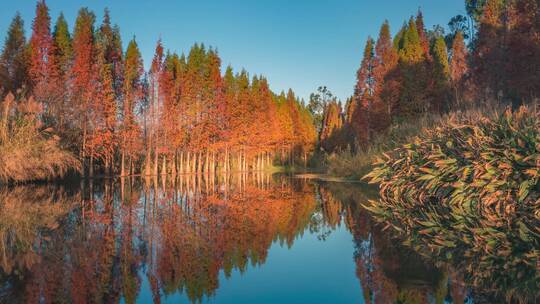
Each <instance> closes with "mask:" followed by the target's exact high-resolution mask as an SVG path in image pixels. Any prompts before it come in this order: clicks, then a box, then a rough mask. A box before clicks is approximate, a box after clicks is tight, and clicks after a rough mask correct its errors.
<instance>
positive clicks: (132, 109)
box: [120, 38, 143, 176]
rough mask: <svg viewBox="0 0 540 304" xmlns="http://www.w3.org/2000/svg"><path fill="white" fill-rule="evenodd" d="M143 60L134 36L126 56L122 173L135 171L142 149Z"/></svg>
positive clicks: (122, 115)
mask: <svg viewBox="0 0 540 304" xmlns="http://www.w3.org/2000/svg"><path fill="white" fill-rule="evenodd" d="M142 74H143V62H142V57H141V52H140V51H139V46H138V45H137V42H136V41H135V38H133V39H132V40H131V41H130V42H129V44H128V46H127V50H126V54H125V56H124V90H123V100H122V101H123V104H122V111H121V130H120V131H121V167H120V174H121V175H122V176H124V175H126V174H128V173H129V174H132V173H133V172H134V168H133V161H134V160H135V158H136V157H137V154H138V152H139V151H141V145H142V143H141V141H140V128H139V125H138V123H137V117H136V107H137V106H138V104H139V102H140V101H141V99H142V93H143V91H142V88H143V81H142ZM126 157H129V168H128V170H129V171H126V161H127V160H126Z"/></svg>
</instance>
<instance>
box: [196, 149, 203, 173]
mask: <svg viewBox="0 0 540 304" xmlns="http://www.w3.org/2000/svg"><path fill="white" fill-rule="evenodd" d="M197 158H198V163H197V165H198V166H197V173H202V172H203V168H202V165H203V162H202V152H201V151H199V153H198V156H197Z"/></svg>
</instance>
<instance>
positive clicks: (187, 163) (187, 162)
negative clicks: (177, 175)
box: [186, 151, 191, 173]
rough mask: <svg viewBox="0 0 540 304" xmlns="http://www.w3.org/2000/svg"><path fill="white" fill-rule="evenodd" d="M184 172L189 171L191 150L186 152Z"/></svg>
mask: <svg viewBox="0 0 540 304" xmlns="http://www.w3.org/2000/svg"><path fill="white" fill-rule="evenodd" d="M186 172H187V173H191V152H189V151H188V153H187V160H186Z"/></svg>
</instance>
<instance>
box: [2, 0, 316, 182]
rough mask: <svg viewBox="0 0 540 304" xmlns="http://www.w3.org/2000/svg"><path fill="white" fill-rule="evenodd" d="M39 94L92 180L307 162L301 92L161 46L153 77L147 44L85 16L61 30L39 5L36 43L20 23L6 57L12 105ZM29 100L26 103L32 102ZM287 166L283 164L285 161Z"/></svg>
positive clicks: (195, 52)
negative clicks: (145, 56) (144, 51)
mask: <svg viewBox="0 0 540 304" xmlns="http://www.w3.org/2000/svg"><path fill="white" fill-rule="evenodd" d="M8 93H12V94H15V95H16V96H17V97H20V98H18V99H19V100H20V102H23V100H29V97H30V96H32V97H33V98H34V99H35V101H36V102H37V103H38V104H40V106H41V107H42V112H41V113H39V118H40V121H41V123H43V126H44V128H52V129H54V132H55V134H56V135H58V136H59V137H60V146H61V147H62V148H64V149H67V150H68V151H70V152H72V153H74V154H76V155H78V159H79V161H80V162H81V163H82V174H83V175H85V176H92V175H94V171H95V170H98V171H99V172H100V173H103V174H115V173H117V174H120V175H130V174H144V175H156V174H176V173H179V172H180V173H193V172H206V173H209V172H212V173H213V172H215V171H218V170H220V171H232V170H240V171H246V170H262V169H265V168H268V167H269V166H271V165H272V162H273V160H274V159H276V160H279V161H280V163H281V164H284V163H294V162H295V160H303V162H304V163H305V162H306V161H307V158H308V155H309V154H310V153H311V151H312V150H313V146H314V143H315V141H316V137H317V135H316V130H315V127H314V123H313V118H312V115H311V114H310V112H309V111H308V110H307V107H306V106H305V105H304V103H303V102H302V101H301V100H300V99H299V98H298V97H297V96H296V95H295V94H294V92H293V91H292V90H289V91H288V92H286V93H285V92H281V93H280V94H275V93H273V92H272V91H271V90H270V87H269V84H268V81H267V80H266V79H265V78H264V77H263V76H258V75H255V76H253V77H250V75H249V74H248V73H247V72H246V71H244V70H242V71H241V72H239V73H234V72H233V71H232V69H231V68H230V67H228V68H227V70H226V71H225V73H222V72H221V60H220V58H219V55H218V52H217V50H216V49H214V48H207V47H205V46H204V45H203V44H195V45H194V46H193V47H192V48H191V50H190V51H189V54H188V55H187V56H185V55H183V54H182V55H178V54H176V53H172V52H170V51H165V50H164V47H163V45H162V42H161V41H158V43H157V46H156V51H155V56H154V59H153V61H152V63H151V67H150V70H149V71H148V72H146V71H145V70H144V66H143V62H142V56H141V53H140V51H139V47H138V45H137V42H136V40H135V38H133V39H131V40H130V41H129V42H128V44H127V48H126V49H125V50H124V49H123V45H122V39H121V37H120V30H119V27H118V26H115V25H112V23H111V18H110V13H109V11H108V10H105V13H104V17H103V21H102V23H101V24H100V25H96V17H95V15H94V13H93V12H92V11H90V10H89V9H87V8H82V9H80V10H79V13H78V15H77V18H76V20H75V26H74V28H73V32H71V33H70V30H69V27H68V25H67V22H66V20H65V18H64V16H63V14H60V16H59V17H58V19H57V20H56V24H55V25H54V28H51V18H50V15H49V8H48V7H47V5H46V3H45V1H43V0H39V1H37V5H36V15H35V18H34V20H33V22H32V34H31V36H30V39H29V40H28V41H26V38H25V36H24V27H23V21H22V18H21V17H20V15H19V14H17V15H16V16H15V18H14V19H13V21H12V24H11V26H10V28H9V30H8V33H7V36H6V41H5V45H4V47H3V50H2V54H1V55H0V97H3V96H5V95H7V94H8ZM20 102H19V103H20ZM278 156H279V157H278Z"/></svg>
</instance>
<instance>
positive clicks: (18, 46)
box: [0, 13, 28, 97]
mask: <svg viewBox="0 0 540 304" xmlns="http://www.w3.org/2000/svg"><path fill="white" fill-rule="evenodd" d="M27 83H28V66H27V51H26V38H25V36H24V21H23V20H22V18H21V15H20V14H19V13H17V14H15V17H13V20H12V21H11V24H10V25H9V28H8V32H7V36H6V39H5V41H4V47H3V48H2V54H1V55H0V97H2V96H3V95H4V94H7V93H9V92H12V93H16V92H17V90H18V89H21V88H23V87H24V86H25V85H27ZM2 90H3V91H2Z"/></svg>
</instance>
